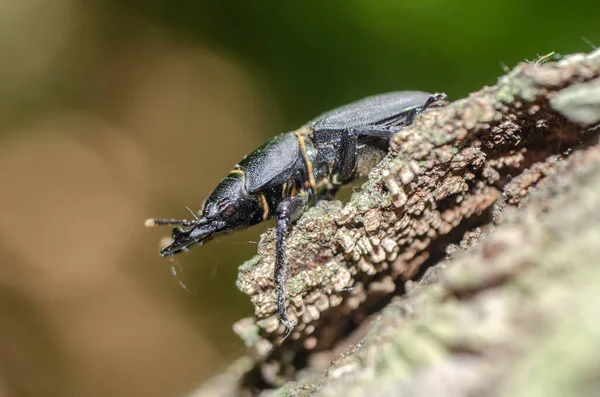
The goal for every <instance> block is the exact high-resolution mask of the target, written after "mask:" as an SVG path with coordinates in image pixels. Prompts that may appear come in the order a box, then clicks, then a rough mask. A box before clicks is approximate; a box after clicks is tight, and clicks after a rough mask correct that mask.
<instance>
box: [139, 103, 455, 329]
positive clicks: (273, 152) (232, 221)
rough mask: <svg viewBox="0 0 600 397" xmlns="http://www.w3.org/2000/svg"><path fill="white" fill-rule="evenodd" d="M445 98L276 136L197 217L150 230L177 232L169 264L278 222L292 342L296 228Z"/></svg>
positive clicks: (377, 108) (369, 106) (383, 107)
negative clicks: (291, 267) (289, 265)
mask: <svg viewBox="0 0 600 397" xmlns="http://www.w3.org/2000/svg"><path fill="white" fill-rule="evenodd" d="M445 100H446V95H445V94H428V93H425V92H420V91H400V92H391V93H387V94H381V95H376V96H371V97H367V98H364V99H362V100H359V101H357V102H353V103H351V104H348V105H345V106H342V107H339V108H336V109H334V110H332V111H329V112H327V113H324V114H322V115H321V116H319V117H317V118H315V119H314V120H312V121H310V122H308V123H306V124H305V125H304V126H302V127H301V128H299V129H297V130H295V131H291V132H286V133H283V134H281V135H278V136H276V137H275V138H273V139H271V140H270V141H268V142H266V143H265V144H263V145H262V146H261V147H259V148H258V149H256V150H255V151H253V152H252V153H250V154H249V155H247V156H246V157H245V158H244V159H243V160H242V161H240V162H239V164H237V165H236V166H235V168H234V169H233V170H231V171H230V172H229V174H228V175H227V176H226V177H225V179H223V180H222V181H221V183H220V184H219V185H218V186H217V187H216V188H215V190H214V191H213V192H212V193H211V194H210V196H209V197H208V199H207V200H206V201H205V202H204V205H203V207H202V209H201V210H200V211H199V212H198V217H196V216H195V215H194V218H195V219H193V220H185V219H152V218H151V219H148V220H146V226H149V227H152V226H157V225H177V226H175V227H174V228H173V230H172V237H173V242H172V243H171V244H170V245H169V246H167V247H166V248H164V249H163V250H162V251H161V252H160V254H161V255H162V256H170V255H174V254H177V253H179V252H181V251H184V250H186V249H187V248H188V247H190V246H191V245H194V244H198V245H202V244H203V243H204V242H206V241H208V240H210V239H211V238H213V237H214V236H215V235H216V234H219V233H227V232H231V231H233V230H235V229H243V228H247V227H249V226H251V225H254V224H257V223H259V222H262V221H265V220H267V219H269V218H275V219H276V231H277V238H276V244H275V274H274V279H275V285H276V293H277V315H278V317H279V319H280V321H281V322H282V323H283V325H284V326H285V327H286V331H287V334H289V332H291V330H292V329H293V327H294V325H295V322H293V321H291V320H290V319H289V318H288V314H287V309H286V305H285V301H286V293H285V287H286V281H287V273H286V260H285V246H286V239H287V236H288V232H289V228H290V225H291V224H292V223H293V222H295V221H296V220H297V219H298V218H299V217H300V215H301V214H302V212H303V211H304V209H305V208H306V207H307V206H309V205H311V204H314V203H315V202H316V201H319V200H323V199H330V198H332V197H333V196H334V195H335V193H336V192H337V190H338V189H339V187H340V186H341V185H343V184H347V183H349V182H351V181H353V180H355V179H359V178H363V177H366V175H367V174H368V172H369V171H370V169H371V168H372V167H373V166H374V165H375V164H377V163H378V162H380V161H381V160H382V159H383V157H384V156H385V154H386V153H387V150H388V144H389V139H390V137H391V136H392V135H394V134H395V133H396V132H398V131H400V130H401V129H402V128H404V127H405V126H407V125H409V124H411V123H412V121H413V119H414V118H415V116H416V115H417V114H419V113H421V112H423V111H425V110H426V109H427V108H428V107H429V106H431V105H432V104H434V103H438V102H440V101H441V102H444V103H445Z"/></svg>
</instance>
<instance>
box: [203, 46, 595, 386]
mask: <svg viewBox="0 0 600 397" xmlns="http://www.w3.org/2000/svg"><path fill="white" fill-rule="evenodd" d="M599 74H600V50H597V51H595V52H593V53H591V54H589V55H582V54H576V55H572V56H568V57H565V58H564V59H562V60H561V61H559V62H556V63H542V62H533V63H525V64H521V65H519V66H517V67H516V68H515V69H514V70H513V71H511V72H510V73H508V74H507V75H506V76H503V77H502V78H500V79H499V81H498V84H497V85H496V86H493V87H485V88H483V89H482V90H480V91H479V92H476V93H473V94H471V95H469V97H468V98H465V99H462V100H459V101H456V102H454V103H452V104H450V105H448V106H446V107H443V108H437V109H431V110H429V111H428V112H426V113H424V114H422V115H420V116H419V117H417V119H416V120H415V122H414V124H413V125H412V126H410V127H408V128H406V129H404V130H403V131H401V132H400V133H398V134H397V135H396V136H395V137H394V138H393V139H392V143H391V153H390V155H389V156H388V157H386V159H385V160H384V161H383V162H382V163H380V164H379V165H378V166H377V167H376V168H375V169H374V170H373V171H372V172H371V174H370V176H369V180H368V181H367V182H366V183H365V185H363V186H362V189H361V190H360V192H357V193H354V194H353V195H352V198H351V200H350V201H349V202H348V203H347V204H346V205H345V206H344V205H342V204H341V203H340V202H322V203H320V205H318V206H317V207H315V208H312V209H311V210H309V211H308V212H307V213H306V214H305V215H304V216H303V217H302V218H301V219H300V220H299V221H298V222H297V224H296V225H295V227H294V228H293V230H292V233H291V234H290V240H289V243H288V250H287V257H288V261H289V267H290V268H291V274H290V279H289V283H288V295H289V311H290V313H291V314H292V315H293V316H295V317H296V318H297V319H298V320H299V322H298V325H297V326H296V328H295V329H294V332H293V333H292V334H291V335H290V338H289V339H287V340H286V341H284V342H283V343H281V342H280V341H281V339H282V336H283V333H284V329H283V327H282V326H281V325H280V324H279V321H278V320H277V317H276V314H275V312H276V306H275V301H276V300H275V289H274V284H273V263H274V252H275V233H274V230H272V229H271V230H269V231H267V232H266V233H265V234H264V235H263V236H262V238H261V242H260V244H259V248H258V256H257V257H255V258H254V259H252V260H251V261H249V262H247V263H245V264H244V265H243V266H242V267H241V268H240V273H239V278H238V282H237V285H238V287H239V288H240V290H242V291H243V292H244V293H246V294H248V295H249V297H250V299H251V301H252V303H253V304H254V306H255V312H254V316H253V317H250V318H247V319H244V320H241V321H240V322H238V323H237V324H236V325H235V331H236V332H237V333H238V334H239V335H240V336H241V337H242V338H243V339H244V341H245V342H246V344H247V346H248V347H249V352H250V353H249V354H250V357H252V359H250V358H248V357H247V358H244V359H242V360H240V361H239V362H238V363H237V364H236V366H234V367H232V368H233V369H232V370H230V371H229V372H226V373H224V374H223V375H221V377H220V378H219V377H218V378H215V379H214V380H213V382H212V383H209V384H208V385H206V386H205V387H204V388H203V389H202V391H199V393H202V394H198V395H212V393H215V391H216V390H219V392H223V390H224V389H222V388H223V387H225V388H228V389H227V390H229V391H230V392H234V391H235V392H238V393H241V392H242V389H240V387H242V386H239V385H240V384H245V385H246V386H250V387H251V388H252V387H254V390H256V387H258V385H265V384H270V385H277V384H282V383H283V382H284V381H285V380H287V379H289V378H291V377H292V376H293V377H295V379H296V381H297V383H288V384H286V385H285V386H284V387H283V388H282V389H279V392H281V394H282V395H284V394H285V392H286V390H287V392H288V393H290V394H291V395H296V394H299V393H305V394H309V393H310V392H318V393H319V394H320V395H332V396H333V395H341V394H340V391H339V390H344V391H345V392H344V394H349V393H350V391H354V392H356V393H359V394H367V393H369V394H370V395H390V393H391V392H392V391H393V394H402V395H404V393H409V394H410V393H413V394H415V393H418V394H420V395H428V396H434V395H444V396H448V395H457V396H462V395H467V394H471V395H473V394H475V395H483V394H492V393H496V394H498V393H501V392H505V393H507V394H508V393H509V392H510V393H514V392H519V393H523V394H525V393H527V392H529V391H530V390H532V389H531V388H536V387H537V388H539V390H538V391H540V392H541V391H542V390H543V391H547V394H551V393H550V392H552V391H554V392H555V393H557V391H556V390H558V389H557V387H558V386H560V385H557V383H558V382H560V381H561V380H562V378H556V377H554V378H553V377H549V376H548V374H549V373H556V371H558V370H563V369H564V370H565V372H563V373H562V374H563V375H564V376H567V375H568V373H570V372H569V370H570V369H572V368H573V367H575V368H577V370H578V371H581V372H580V373H575V372H573V373H572V375H573V376H577V379H578V380H581V382H583V379H585V378H584V377H583V375H585V374H591V373H592V372H589V371H591V369H590V368H588V367H586V365H588V366H589V365H590V360H591V359H592V358H593V357H599V356H600V355H599V354H598V353H599V352H600V331H599V330H598V327H597V323H596V326H595V328H594V327H592V325H593V324H587V323H586V319H590V318H595V319H598V318H600V307H598V306H597V305H595V304H593V303H595V302H597V301H598V300H599V298H600V289H598V288H597V285H600V283H599V281H600V272H599V271H598V270H597V269H598V268H597V267H596V266H592V264H598V259H596V258H599V257H600V244H597V240H598V237H600V234H599V233H600V232H599V230H600V228H599V227H598V226H600V212H598V211H597V210H596V207H597V203H598V202H600V150H599V149H598V148H597V146H594V145H595V144H596V143H597V140H598V131H597V130H595V129H594V128H593V127H592V126H594V125H597V124H598V123H599V122H600V79H599V77H598V76H599ZM413 280H418V282H415V281H413ZM594 283H596V284H595V285H596V288H594V287H593V285H594ZM392 297H394V298H393V299H392ZM390 300H391V303H389V302H390ZM586 302H588V304H586ZM388 303H389V304H388ZM589 303H592V304H589ZM386 304H387V307H385V309H383V310H381V309H382V308H383V307H384V306H385V305H386ZM373 312H377V313H378V314H377V315H375V316H374V317H370V318H373V319H375V321H374V322H373V323H372V324H371V321H365V318H366V317H367V316H369V315H370V314H371V313H373ZM351 330H354V331H353V333H350V331H351ZM575 336H576V337H577V338H578V339H574V340H575V341H578V342H577V343H583V342H585V343H586V344H585V346H592V345H593V346H595V349H596V350H595V353H594V354H595V355H594V354H592V353H591V352H590V351H585V352H578V351H577V350H576V349H577V347H578V345H577V344H573V340H571V339H569V338H573V337H575ZM352 342H354V344H352ZM317 352H321V353H317ZM340 353H342V354H340ZM563 353H564V354H563ZM552 354H561V357H562V358H563V359H564V360H565V361H564V362H563V363H559V364H558V366H555V365H557V363H555V362H554V363H552V365H553V367H552V371H550V369H549V368H548V367H547V366H548V365H549V362H548V361H550V357H552ZM307 357H308V361H307ZM332 358H333V361H331V359H332ZM593 364H594V365H595V367H593V366H592V367H591V368H595V371H598V369H599V368H598V367H599V366H600V361H594V363H593ZM516 365H518V366H519V370H518V371H515V366H516ZM302 368H304V370H303V372H300V373H298V372H297V371H298V369H302ZM548 371H550V372H548ZM582 374H583V375H582ZM580 375H581V377H580ZM242 378H243V379H242ZM222 379H227V381H226V382H224V381H222ZM565 387H566V386H565ZM251 388H250V389H247V390H252V389H251ZM294 393H296V394H294ZM350 394H351V393H350ZM562 394H563V395H568V394H570V393H569V392H565V393H562ZM528 395H529V394H528ZM544 395H546V394H544Z"/></svg>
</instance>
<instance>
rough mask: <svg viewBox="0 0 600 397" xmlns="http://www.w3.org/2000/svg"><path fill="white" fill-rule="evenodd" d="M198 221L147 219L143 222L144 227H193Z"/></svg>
mask: <svg viewBox="0 0 600 397" xmlns="http://www.w3.org/2000/svg"><path fill="white" fill-rule="evenodd" d="M197 223H198V221H188V220H186V219H157V218H148V219H146V220H145V221H144V226H146V227H155V226H162V225H181V226H194V225H196V224H197Z"/></svg>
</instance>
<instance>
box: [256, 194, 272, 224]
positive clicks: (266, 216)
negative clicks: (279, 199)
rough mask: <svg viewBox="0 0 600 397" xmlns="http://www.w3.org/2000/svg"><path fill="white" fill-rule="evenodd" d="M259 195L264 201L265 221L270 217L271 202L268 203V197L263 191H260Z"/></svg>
mask: <svg viewBox="0 0 600 397" xmlns="http://www.w3.org/2000/svg"><path fill="white" fill-rule="evenodd" d="M257 194H258V197H260V201H262V206H263V221H264V220H266V219H267V218H268V217H269V204H268V203H267V198H266V197H265V194H264V193H263V192H258V193H257Z"/></svg>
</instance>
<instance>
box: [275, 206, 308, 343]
mask: <svg viewBox="0 0 600 397" xmlns="http://www.w3.org/2000/svg"><path fill="white" fill-rule="evenodd" d="M306 202H307V198H306V197H303V196H296V197H288V198H287V199H285V200H283V201H282V202H281V203H280V204H279V205H278V206H277V242H276V245H275V283H276V286H275V288H276V291H277V316H278V317H279V320H281V322H282V323H283V325H284V326H285V328H286V335H285V337H287V336H288V335H289V334H290V332H292V329H293V328H294V326H295V325H296V322H295V321H290V319H289V318H288V315H287V309H286V307H285V298H286V296H285V283H286V281H287V276H288V275H287V268H286V263H285V243H286V239H287V234H288V228H289V226H290V223H291V222H292V221H293V220H295V219H296V218H297V217H298V216H299V215H300V214H301V213H302V211H303V210H304V207H305V206H306ZM284 339H285V338H284Z"/></svg>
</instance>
